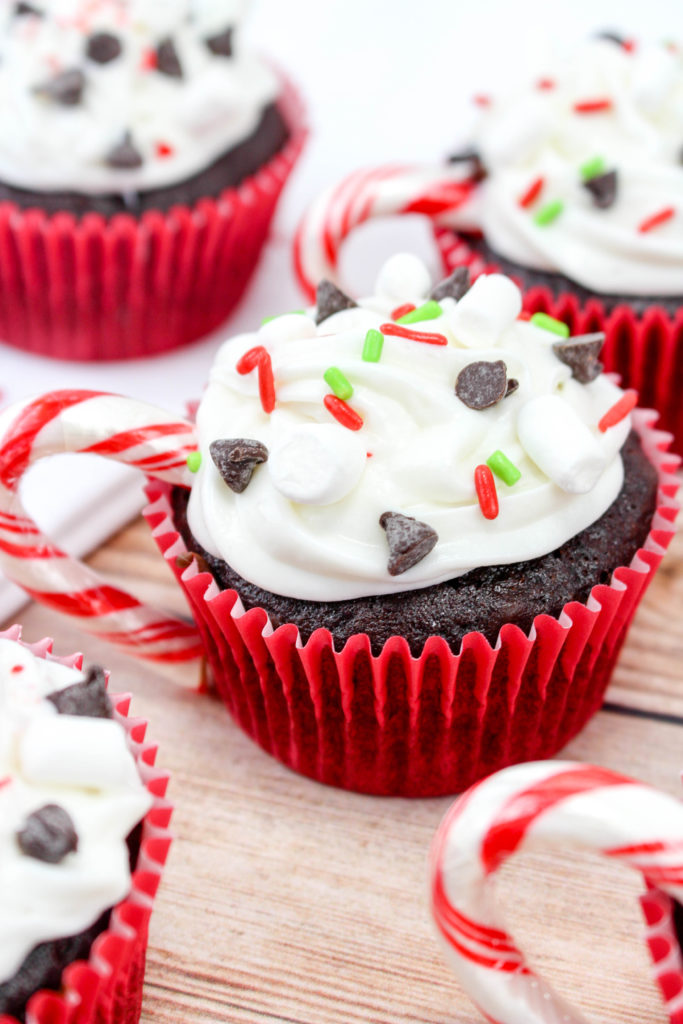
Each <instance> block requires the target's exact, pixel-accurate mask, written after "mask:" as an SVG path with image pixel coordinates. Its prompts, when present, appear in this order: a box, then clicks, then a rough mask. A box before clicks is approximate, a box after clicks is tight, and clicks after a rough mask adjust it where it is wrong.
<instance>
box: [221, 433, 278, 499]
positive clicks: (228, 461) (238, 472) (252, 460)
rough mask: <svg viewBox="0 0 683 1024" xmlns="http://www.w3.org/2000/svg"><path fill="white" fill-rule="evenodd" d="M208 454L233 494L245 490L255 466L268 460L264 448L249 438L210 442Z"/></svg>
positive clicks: (266, 450) (258, 442) (266, 451)
mask: <svg viewBox="0 0 683 1024" xmlns="http://www.w3.org/2000/svg"><path fill="white" fill-rule="evenodd" d="M209 452H210V454H211V458H212V459H213V461H214V462H215V464H216V468H217V469H218V472H219V473H220V475H221V476H222V477H223V479H224V480H225V482H226V484H227V485H228V487H229V488H230V490H231V491H234V492H235V494H241V493H242V491H244V490H245V489H246V487H247V485H248V484H249V481H250V480H251V477H252V474H253V472H254V469H255V468H256V466H257V465H258V464H259V463H260V462H267V460H268V449H267V448H266V446H265V445H264V444H261V442H260V441H254V440H252V438H249V437H233V438H229V439H224V440H219V441H212V442H211V444H210V445H209Z"/></svg>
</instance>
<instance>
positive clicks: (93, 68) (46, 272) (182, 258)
mask: <svg viewBox="0 0 683 1024" xmlns="http://www.w3.org/2000/svg"><path fill="white" fill-rule="evenodd" d="M0 95H2V96H3V103H2V104H0V219H2V216H1V215H2V213H3V211H4V214H5V216H4V219H2V224H3V227H2V230H3V231H4V233H5V235H6V236H7V235H8V233H9V234H11V235H16V238H17V241H16V249H17V252H15V253H14V255H13V256H11V257H10V256H9V255H8V256H7V259H6V260H3V269H2V271H0V295H1V296H2V303H1V305H2V308H3V313H2V314H1V316H2V320H1V321H0V334H1V335H2V337H3V338H4V339H6V340H8V341H9V342H10V343H12V344H16V345H19V346H20V347H25V348H28V349H30V350H32V351H40V352H44V353H45V354H51V355H56V356H60V357H64V358H79V359H82V358H101V359H107V358H119V357H125V356H131V355H144V354H147V353H151V352H155V351H159V350H161V349H162V348H169V347H171V346H173V345H176V344H180V343H181V342H183V341H188V340H191V338H193V337H197V336H198V335H201V334H204V333H206V332H207V331H208V330H210V329H211V327H213V326H215V324H216V323H218V322H220V320H222V319H224V317H225V315H226V314H227V312H228V311H229V309H230V308H231V306H232V305H233V304H234V302H235V301H236V300H237V298H238V297H239V294H240V292H241V290H242V288H243V287H244V285H245V283H246V280H247V278H248V275H249V272H250V271H251V269H253V266H254V264H255V261H256V258H257V255H258V252H259V250H260V247H261V244H262V242H263V239H264V237H265V233H266V231H267V227H268V223H269V221H270V217H271V215H272V212H273V209H274V205H275V202H276V200H277V197H278V195H279V192H280V190H281V187H282V185H283V183H284V180H285V178H286V177H287V174H288V172H289V170H290V168H291V165H292V163H293V159H294V156H295V155H296V153H297V152H298V149H299V147H300V144H301V136H302V128H301V122H300V116H299V113H298V111H297V110H296V109H295V108H296V104H295V103H293V96H292V95H291V90H290V89H289V87H288V86H287V85H286V84H283V81H282V79H281V78H280V76H279V75H278V74H277V73H276V72H274V71H273V70H272V68H271V67H270V66H268V65H267V64H266V63H264V61H262V60H261V59H259V58H256V57H254V56H253V55H251V54H249V53H248V52H245V51H244V50H243V49H242V47H241V44H240V35H239V25H238V23H237V10H236V5H227V6H226V5H220V4H214V3H211V2H209V0H202V2H199V3H191V2H190V0H173V2H171V3H164V4H157V3H152V2H149V0H127V2H126V3H117V2H114V0H99V2H97V3H94V4H93V3H87V2H85V0H60V2H59V3H40V2H37V3H36V4H30V5H29V4H7V5H6V6H5V11H4V14H3V15H2V24H1V25H0ZM3 111H4V114H3ZM17 211H21V212H20V213H18V212H17ZM34 211H40V212H39V213H36V212H34ZM9 244H11V242H10V239H9V238H8V237H5V246H7V245H9ZM7 263H9V265H6V264H7ZM183 280H185V281H186V286H183V283H182V282H183ZM190 283H191V285H192V287H191V288H190V287H189V285H190ZM179 290H180V294H179ZM46 293H48V294H46ZM50 302H51V303H52V305H51V306H50V305H48V304H49V303H50ZM55 302H57V304H58V308H55V305H54V304H55ZM27 307H30V308H27ZM29 313H30V315H29Z"/></svg>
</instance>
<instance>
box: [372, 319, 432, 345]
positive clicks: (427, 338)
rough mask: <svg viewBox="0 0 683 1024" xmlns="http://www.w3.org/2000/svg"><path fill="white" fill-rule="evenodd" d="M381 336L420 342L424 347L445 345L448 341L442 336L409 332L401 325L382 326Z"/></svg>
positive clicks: (408, 329)
mask: <svg viewBox="0 0 683 1024" xmlns="http://www.w3.org/2000/svg"><path fill="white" fill-rule="evenodd" d="M380 331H381V332H382V334H393V335H395V336H396V337H397V338H408V340H409V341H422V342H424V344H425V345H447V344H448V339H447V338H446V336H445V335H444V334H436V332H434V333H431V334H430V333H429V331H411V330H410V328H408V327H404V326H403V324H382V325H381V326H380Z"/></svg>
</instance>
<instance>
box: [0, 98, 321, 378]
mask: <svg viewBox="0 0 683 1024" xmlns="http://www.w3.org/2000/svg"><path fill="white" fill-rule="evenodd" d="M279 106H280V109H281V111H282V113H283V115H284V117H285V120H286V123H287V125H288V127H289V131H290V138H289V141H288V143H287V144H286V146H285V147H284V149H282V150H281V152H280V153H278V154H277V155H276V156H274V157H273V158H272V159H271V160H269V161H268V163H266V164H264V165H263V167H261V168H260V169H259V170H258V171H257V172H256V173H255V174H254V175H253V176H252V177H250V178H247V179H246V180H245V181H244V182H243V183H242V184H241V185H239V186H238V187H236V188H231V189H226V190H225V191H224V192H223V193H221V195H220V196H218V197H215V198H214V197H206V198H203V199H200V200H199V201H198V202H197V203H195V204H194V205H193V206H174V207H172V208H171V209H170V210H168V211H166V212H161V211H157V210H149V211H147V212H145V213H143V214H141V216H140V217H139V218H137V217H133V216H132V215H131V214H127V213H122V214H116V215H115V216H113V217H111V218H105V217H103V216H101V215H100V214H97V213H88V214H84V215H83V216H82V217H77V216H74V215H73V214H70V213H56V214H48V213H45V212H44V211H42V210H36V209H27V210H22V209H19V208H18V207H17V206H16V205H15V204H13V203H10V202H4V203H0V339H2V341H5V342H8V343H9V344H10V345H14V346H16V347H17V348H22V349H25V350H26V351H28V352H34V353H37V354H40V355H45V356H52V357H53V358H56V359H76V360H105V359H130V358H133V357H138V356H149V355H155V354H156V353H159V352H164V351H166V350H167V349H172V348H175V347H177V346H178V345H183V344H185V343H186V342H189V341H193V340H195V339H197V338H200V337H203V336H204V335H206V334H208V333H209V332H210V331H212V330H213V329H214V328H215V327H217V326H218V325H219V324H220V323H222V321H223V320H225V318H226V317H227V315H228V313H229V312H230V311H231V310H232V308H233V307H234V306H235V304H236V303H237V301H238V299H239V298H240V296H241V295H242V292H243V291H244V289H245V287H246V285H247V282H248V281H249V278H250V276H251V274H252V272H253V270H254V268H255V267H256V264H257V262H258V257H259V255H260V252H261V249H262V247H263V243H264V242H265V240H266V236H267V234H268V228H269V226H270V222H271V219H272V217H273V213H274V212H275V207H276V205H277V202H278V200H279V198H280V194H281V192H282V189H283V187H284V185H285V182H286V181H287V178H288V177H289V174H290V172H291V170H292V168H293V166H294V163H295V161H296V159H297V157H298V156H299V153H300V152H301V148H302V146H303V143H304V139H305V136H306V128H305V123H304V116H303V107H302V104H301V101H300V100H299V97H298V95H297V93H296V92H295V90H294V88H293V86H292V85H291V84H290V83H289V82H286V81H283V91H282V95H281V98H280V101H279Z"/></svg>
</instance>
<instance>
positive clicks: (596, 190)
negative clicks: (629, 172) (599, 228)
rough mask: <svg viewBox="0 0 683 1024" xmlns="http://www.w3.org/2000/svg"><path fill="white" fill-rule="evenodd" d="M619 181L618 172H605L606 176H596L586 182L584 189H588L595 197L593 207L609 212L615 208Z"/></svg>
mask: <svg viewBox="0 0 683 1024" xmlns="http://www.w3.org/2000/svg"><path fill="white" fill-rule="evenodd" d="M618 185H619V180H618V177H617V172H616V171H605V173H604V174H596V176H595V177H594V178H589V179H588V180H587V181H584V183H583V187H584V188H587V189H588V191H589V192H590V194H591V195H592V197H593V205H594V206H598V207H599V208H600V209H601V210H607V209H608V208H609V207H610V206H613V205H614V203H615V201H616V198H617V190H618Z"/></svg>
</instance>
